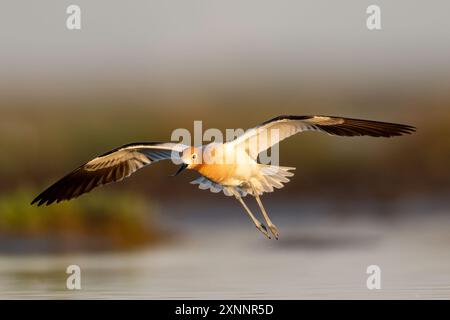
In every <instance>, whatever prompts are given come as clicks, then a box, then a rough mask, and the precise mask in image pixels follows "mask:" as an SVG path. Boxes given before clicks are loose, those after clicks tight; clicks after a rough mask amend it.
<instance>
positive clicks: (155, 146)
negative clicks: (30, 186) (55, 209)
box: [31, 142, 187, 206]
mask: <svg viewBox="0 0 450 320" xmlns="http://www.w3.org/2000/svg"><path fill="white" fill-rule="evenodd" d="M186 147H187V146H184V145H181V144H175V143H155V142H146V143H132V144H127V145H124V146H122V147H119V148H116V149H114V150H111V151H109V152H107V153H104V154H103V155H101V156H98V157H96V158H94V159H92V160H91V161H89V162H87V163H85V164H83V165H82V166H80V167H78V168H77V169H75V170H74V171H72V172H70V173H69V174H68V175H66V176H65V177H63V178H62V179H60V180H59V181H57V182H56V183H54V184H53V185H51V186H50V187H48V188H47V189H46V190H44V191H43V192H42V193H41V194H39V195H38V196H37V197H36V198H35V199H34V200H33V201H32V202H31V204H35V203H37V205H38V206H41V205H43V204H46V205H50V204H52V203H54V202H57V203H58V202H60V201H63V200H70V199H73V198H76V197H78V196H80V195H82V194H84V193H87V192H90V191H91V190H92V189H94V188H96V187H98V186H101V185H105V184H109V183H112V182H118V181H121V180H123V179H125V178H126V177H129V176H130V175H132V174H133V173H134V172H136V171H137V170H139V169H141V168H143V167H145V166H147V165H149V164H151V163H154V162H157V161H160V160H166V159H172V158H173V157H174V156H177V155H179V153H180V152H182V151H183V150H184V148H186Z"/></svg>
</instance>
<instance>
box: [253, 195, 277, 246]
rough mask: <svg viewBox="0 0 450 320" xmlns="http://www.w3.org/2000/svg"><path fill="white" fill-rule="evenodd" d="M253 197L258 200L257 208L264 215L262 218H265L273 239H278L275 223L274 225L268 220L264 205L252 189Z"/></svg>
mask: <svg viewBox="0 0 450 320" xmlns="http://www.w3.org/2000/svg"><path fill="white" fill-rule="evenodd" d="M253 194H254V197H255V199H256V202H258V205H259V208H260V209H261V212H262V215H263V217H264V220H266V223H267V226H268V227H269V229H270V231H271V232H272V234H273V236H274V237H275V239H277V240H278V236H279V232H278V228H277V226H276V225H274V224H273V223H272V221H270V218H269V215H268V214H267V212H266V209H264V206H263V204H262V202H261V199H260V198H259V195H258V194H257V193H256V192H255V191H254V192H253Z"/></svg>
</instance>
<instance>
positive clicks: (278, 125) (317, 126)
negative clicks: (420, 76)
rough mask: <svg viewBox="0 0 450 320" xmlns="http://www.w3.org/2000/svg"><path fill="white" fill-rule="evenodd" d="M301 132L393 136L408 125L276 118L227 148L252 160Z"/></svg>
mask: <svg viewBox="0 0 450 320" xmlns="http://www.w3.org/2000/svg"><path fill="white" fill-rule="evenodd" d="M304 131H319V132H324V133H328V134H330V135H336V136H346V137H354V136H371V137H386V138H388V137H394V136H401V135H404V134H411V133H413V132H414V131H416V128H415V127H413V126H410V125H405V124H398V123H389V122H380V121H372V120H363V119H353V118H344V117H334V116H318V115H315V116H286V115H285V116H278V117H275V118H273V119H270V120H268V121H265V122H263V123H262V124H261V125H259V126H257V127H255V128H252V129H249V130H247V131H246V132H245V133H244V134H243V135H241V136H239V137H238V138H236V139H235V140H233V141H230V142H228V144H229V145H234V146H236V147H241V148H244V149H245V150H246V151H247V152H248V153H249V154H250V155H251V156H252V157H254V158H256V157H257V156H258V154H260V153H261V152H262V151H264V150H267V149H268V148H270V147H272V146H273V145H275V144H277V143H279V142H280V141H282V140H284V139H286V138H288V137H290V136H292V135H294V134H297V133H299V132H304Z"/></svg>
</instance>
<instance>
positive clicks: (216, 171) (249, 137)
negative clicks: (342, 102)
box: [31, 115, 415, 239]
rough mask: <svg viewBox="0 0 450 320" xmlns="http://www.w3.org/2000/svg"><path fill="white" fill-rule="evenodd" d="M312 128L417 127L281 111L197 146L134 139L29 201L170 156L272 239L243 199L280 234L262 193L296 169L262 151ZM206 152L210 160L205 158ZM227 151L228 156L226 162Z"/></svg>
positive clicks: (391, 130) (63, 194)
mask: <svg viewBox="0 0 450 320" xmlns="http://www.w3.org/2000/svg"><path fill="white" fill-rule="evenodd" d="M310 130H313V131H320V132H325V133H328V134H330V135H338V136H371V137H392V136H400V135H402V134H410V133H412V132H414V131H415V127H413V126H409V125H403V124H396V123H386V122H379V121H370V120H360V119H351V118H343V117H333V116H317V115H316V116H279V117H276V118H273V119H271V120H268V121H266V122H263V123H262V124H261V125H259V126H257V127H254V128H252V129H249V130H247V131H246V132H245V133H244V134H242V135H241V136H239V137H237V138H236V139H234V140H232V141H229V142H225V143H211V144H208V145H204V146H196V147H194V146H187V145H182V144H177V143H156V142H145V143H131V144H127V145H124V146H122V147H119V148H116V149H114V150H111V151H109V152H107V153H105V154H103V155H100V156H98V157H96V158H94V159H92V160H91V161H89V162H87V163H85V164H83V165H82V166H80V167H79V168H77V169H75V170H74V171H72V172H71V173H69V174H68V175H66V176H65V177H63V178H62V179H60V180H59V181H57V182H56V183H55V184H53V185H52V186H50V187H49V188H48V189H46V190H45V191H43V192H42V193H41V194H40V195H38V196H37V197H36V199H34V200H33V202H32V203H31V204H34V203H37V204H38V206H40V205H43V204H46V205H50V204H52V203H54V202H55V201H56V202H60V201H62V200H70V199H72V198H76V197H78V196H80V195H81V194H83V193H87V192H89V191H91V190H92V189H94V188H95V187H98V186H101V185H104V184H108V183H111V182H116V181H120V180H122V179H124V178H126V177H128V176H130V175H131V174H132V173H134V172H136V171H137V170H138V169H141V168H143V167H145V166H146V165H149V164H151V163H154V162H157V161H160V160H166V159H172V160H178V161H179V162H180V163H181V165H180V168H179V169H178V171H177V172H176V173H175V175H178V174H179V173H180V172H181V171H183V170H184V169H186V168H187V169H192V170H196V171H197V172H199V173H200V177H199V178H197V179H196V180H194V181H192V182H191V183H193V184H199V188H200V189H210V191H212V192H220V191H223V193H224V194H225V195H227V196H234V197H235V198H236V199H237V200H238V201H239V202H240V203H241V204H242V206H243V207H244V209H245V211H246V212H247V213H248V215H249V217H250V219H251V220H252V221H253V223H254V224H255V226H256V228H257V229H258V230H260V231H261V232H262V233H263V234H264V235H265V236H266V237H268V238H269V239H270V235H269V233H268V231H267V228H266V226H265V225H264V224H262V223H261V222H260V221H259V220H258V219H257V218H256V217H255V216H254V215H253V213H252V212H251V211H250V209H249V208H248V207H247V205H246V204H245V202H244V200H243V197H245V196H246V195H247V194H250V195H252V196H253V197H254V198H255V199H256V202H257V203H258V206H259V208H260V209H261V213H262V216H263V218H264V220H265V222H266V224H267V226H268V227H269V229H270V231H271V233H272V234H273V235H274V236H275V238H277V239H278V234H279V233H278V229H277V227H276V226H275V225H274V224H273V223H272V221H271V220H270V218H269V216H268V214H267V212H266V210H265V209H264V206H263V204H262V202H261V199H260V196H261V195H262V194H263V193H264V192H273V191H274V188H277V189H280V188H282V187H283V186H284V185H283V184H284V183H287V182H288V181H289V177H291V176H293V175H294V174H293V173H292V172H290V171H291V170H294V169H295V168H292V167H282V166H277V165H267V164H261V163H259V162H258V155H259V154H260V153H262V152H263V151H265V150H267V149H269V148H271V147H272V146H274V145H275V144H277V143H278V142H280V141H282V140H284V139H286V138H287V137H290V136H292V135H294V134H296V133H299V132H303V131H310ZM206 152H207V153H208V158H209V161H202V158H206V156H204V154H205V153H206ZM224 156H225V158H226V159H227V161H223V158H224ZM219 158H220V159H219ZM230 159H231V160H230Z"/></svg>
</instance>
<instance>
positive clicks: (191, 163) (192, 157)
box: [175, 147, 202, 176]
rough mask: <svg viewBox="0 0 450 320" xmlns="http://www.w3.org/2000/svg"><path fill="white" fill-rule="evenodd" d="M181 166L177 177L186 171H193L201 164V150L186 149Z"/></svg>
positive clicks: (194, 148)
mask: <svg viewBox="0 0 450 320" xmlns="http://www.w3.org/2000/svg"><path fill="white" fill-rule="evenodd" d="M181 160H182V161H183V163H182V164H181V166H180V168H179V169H178V171H177V172H176V173H175V176H176V175H178V174H180V173H181V172H182V171H183V170H184V169H193V168H195V167H197V166H198V165H199V164H200V163H201V161H202V160H201V149H200V148H196V147H190V148H186V149H185V150H184V151H183V153H182V154H181Z"/></svg>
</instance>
